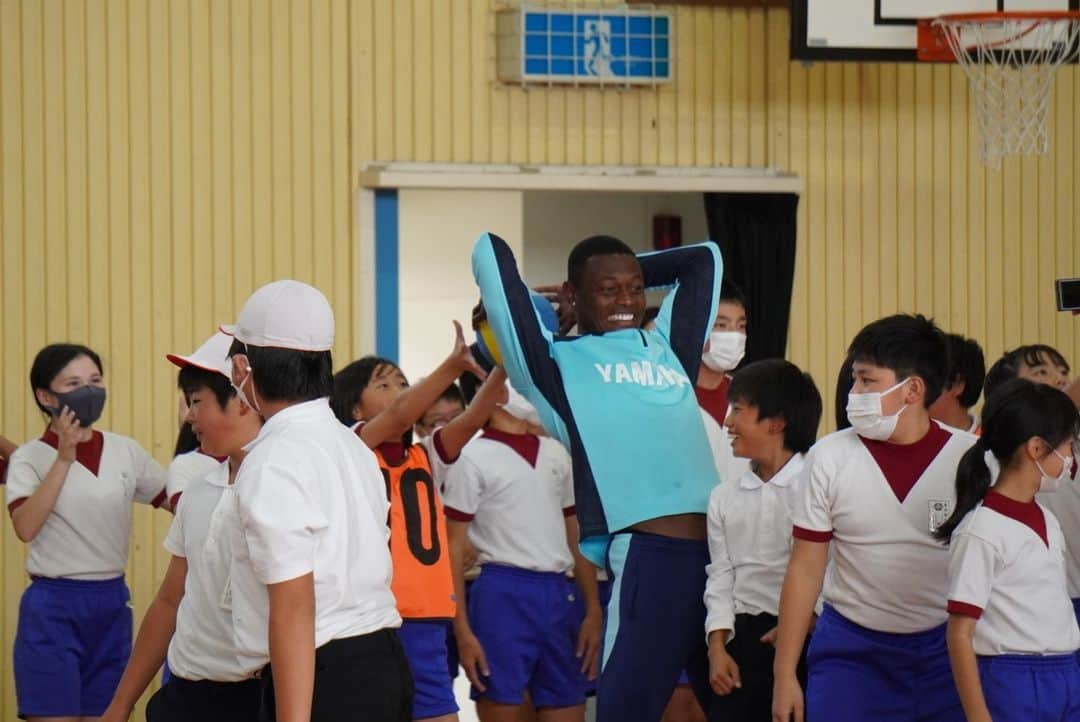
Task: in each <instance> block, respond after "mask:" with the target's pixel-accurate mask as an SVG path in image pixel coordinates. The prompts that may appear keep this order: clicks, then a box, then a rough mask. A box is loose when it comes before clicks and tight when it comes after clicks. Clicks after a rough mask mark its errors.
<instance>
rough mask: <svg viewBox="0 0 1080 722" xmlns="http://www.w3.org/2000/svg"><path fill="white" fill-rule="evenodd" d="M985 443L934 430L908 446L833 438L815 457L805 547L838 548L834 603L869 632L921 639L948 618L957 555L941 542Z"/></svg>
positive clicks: (801, 525) (810, 460) (797, 516)
mask: <svg viewBox="0 0 1080 722" xmlns="http://www.w3.org/2000/svg"><path fill="white" fill-rule="evenodd" d="M975 441H976V437H974V436H973V435H971V434H968V433H967V432H964V431H960V430H958V429H953V428H951V427H948V426H945V425H943V424H938V423H936V422H932V423H931V425H930V431H929V432H928V433H927V434H926V436H924V437H923V438H922V439H921V440H920V441H918V442H916V443H914V444H910V445H906V446H900V445H897V444H890V443H888V442H883V441H872V440H868V439H863V438H861V437H860V436H858V435H857V434H856V433H855V431H854V429H844V430H842V431H837V432H835V433H833V434H829V435H828V436H826V437H825V438H823V439H821V440H820V441H818V442H817V443H816V444H815V445H814V447H813V448H812V449H811V450H810V452H809V453H808V454H807V455H806V460H805V466H804V468H803V476H804V477H805V478H804V479H803V482H802V483H803V490H802V493H801V494H800V499H799V504H798V505H797V506H796V508H795V512H794V514H793V531H792V533H793V534H794V536H795V537H796V538H797V539H803V540H806V541H813V542H829V541H831V542H832V547H831V550H830V551H831V563H830V565H829V567H828V570H827V572H826V575H825V587H824V593H823V598H824V601H825V603H827V604H830V605H832V607H833V608H834V609H835V610H836V611H837V612H838V613H840V614H841V615H843V616H844V617H846V618H847V619H849V620H851V621H853V622H855V623H856V624H859V625H861V626H863V627H866V628H868V629H872V630H876V631H880V632H891V633H900V634H906V633H913V632H921V631H926V630H928V629H932V628H933V627H936V626H938V625H939V624H942V623H943V622H944V621H945V619H946V616H947V615H946V612H945V593H946V590H947V589H948V564H949V551H948V549H947V548H946V547H945V546H944V545H943V544H942V543H941V542H939V541H938V540H936V539H935V538H934V537H933V536H932V535H931V533H932V531H933V530H934V529H936V528H937V527H938V526H939V525H940V524H942V523H943V522H944V521H945V520H946V519H948V517H949V515H950V514H951V513H952V509H953V506H954V505H955V499H956V491H955V484H956V467H957V465H958V464H959V462H960V457H961V456H963V455H964V452H966V451H967V450H968V449H969V448H970V447H971V446H972V445H973V444H974V443H975Z"/></svg>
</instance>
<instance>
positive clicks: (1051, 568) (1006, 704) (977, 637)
mask: <svg viewBox="0 0 1080 722" xmlns="http://www.w3.org/2000/svg"><path fill="white" fill-rule="evenodd" d="M1078 431H1080V415H1078V414H1077V410H1076V407H1075V406H1074V405H1073V403H1072V402H1071V401H1070V400H1069V398H1068V397H1066V396H1065V394H1063V393H1061V392H1060V391H1058V390H1056V389H1053V388H1050V387H1048V386H1046V385H1036V384H1033V383H1031V382H1030V381H1025V380H1022V379H1018V380H1014V381H1009V382H1007V383H1005V384H1004V385H1002V386H1001V387H1000V388H999V389H998V390H996V391H995V392H994V394H993V395H991V397H990V398H989V400H988V401H987V403H986V407H985V409H984V411H983V433H982V436H981V438H980V441H979V444H978V445H977V446H975V447H973V448H972V449H971V450H970V451H968V452H967V454H965V455H964V458H963V459H962V460H961V461H960V467H959V469H958V470H957V474H956V499H957V504H956V509H955V510H954V511H953V513H952V516H951V517H950V518H949V520H948V521H947V522H945V524H943V525H942V526H941V528H940V529H938V532H937V535H938V537H939V538H941V539H944V540H946V541H948V542H950V551H951V557H950V561H949V602H948V610H949V626H948V640H949V656H950V657H951V659H952V669H953V675H954V677H955V679H956V686H957V689H958V690H959V692H960V699H961V701H962V702H963V705H964V712H965V713H966V714H967V719H968V720H969V722H990V720H991V719H992V720H994V721H995V722H1043V721H1044V720H1045V721H1046V722H1050V721H1051V720H1053V721H1055V722H1056V721H1057V720H1077V719H1080V667H1078V666H1077V663H1076V651H1077V648H1080V628H1078V627H1077V622H1076V617H1075V616H1074V614H1073V609H1072V604H1071V603H1070V600H1069V596H1068V593H1067V591H1066V586H1065V565H1064V563H1063V556H1064V553H1065V544H1066V540H1065V536H1064V534H1062V529H1061V526H1060V525H1059V524H1058V521H1057V519H1056V518H1055V517H1054V515H1053V514H1052V513H1051V512H1050V511H1049V510H1048V509H1047V508H1045V507H1044V506H1042V505H1041V504H1039V503H1038V502H1037V501H1035V492H1037V491H1042V492H1046V493H1047V494H1053V493H1058V489H1060V488H1061V487H1063V486H1067V485H1069V484H1072V483H1073V482H1072V481H1071V476H1072V465H1073V461H1074V459H1073V456H1072V442H1073V439H1074V438H1076V435H1077V432H1078ZM984 450H989V451H990V452H991V453H992V454H993V455H994V458H995V459H997V461H998V463H999V464H1000V469H1001V470H1000V473H999V474H998V476H997V479H996V480H994V479H993V475H992V473H991V471H990V469H989V468H988V467H987V465H986V460H985V458H984V454H983V451H984ZM991 481H993V485H992V486H991Z"/></svg>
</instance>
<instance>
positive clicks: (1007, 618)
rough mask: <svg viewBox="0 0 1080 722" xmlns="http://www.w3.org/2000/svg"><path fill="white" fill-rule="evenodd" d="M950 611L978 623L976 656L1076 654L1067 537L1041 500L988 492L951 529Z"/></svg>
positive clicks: (1078, 641) (1078, 638)
mask: <svg viewBox="0 0 1080 722" xmlns="http://www.w3.org/2000/svg"><path fill="white" fill-rule="evenodd" d="M950 546H951V553H950V559H949V603H948V610H949V612H950V613H952V614H962V615H965V616H969V617H972V618H974V619H977V620H979V621H978V623H977V624H976V625H975V635H974V638H973V640H972V646H973V647H974V648H975V654H979V655H996V654H1038V655H1046V654H1072V653H1074V652H1075V651H1076V650H1077V649H1078V648H1080V628H1078V627H1077V624H1076V614H1075V613H1074V612H1073V607H1072V602H1071V601H1070V600H1069V596H1068V594H1067V593H1066V588H1065V537H1064V535H1063V534H1062V533H1061V526H1060V525H1059V524H1058V521H1057V519H1055V518H1054V515H1053V514H1051V513H1050V512H1049V511H1047V510H1046V509H1045V508H1044V507H1043V506H1042V505H1040V504H1038V503H1036V502H1034V501H1032V502H1028V503H1026V504H1025V503H1024V502H1020V501H1016V500H1014V499H1009V498H1008V497H1005V496H1002V495H1001V494H998V493H997V492H996V491H994V490H992V489H991V490H990V491H989V492H988V493H987V494H986V498H985V499H984V500H983V502H982V503H981V504H980V505H979V506H977V507H975V508H974V509H973V510H972V511H971V512H970V513H969V514H968V515H967V516H966V517H964V520H963V521H962V522H961V523H960V525H959V526H958V527H957V529H956V531H955V532H953V536H952V543H951V545H950Z"/></svg>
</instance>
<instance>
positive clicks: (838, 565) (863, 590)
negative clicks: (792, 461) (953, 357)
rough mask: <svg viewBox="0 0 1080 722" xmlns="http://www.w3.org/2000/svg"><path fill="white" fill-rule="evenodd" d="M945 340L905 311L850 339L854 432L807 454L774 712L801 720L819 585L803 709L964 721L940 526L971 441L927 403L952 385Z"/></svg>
mask: <svg viewBox="0 0 1080 722" xmlns="http://www.w3.org/2000/svg"><path fill="white" fill-rule="evenodd" d="M947 348H948V347H947V345H946V341H945V335H944V334H943V333H942V332H941V330H940V329H938V327H937V326H936V325H934V323H933V322H932V321H929V320H927V319H926V318H924V317H922V316H906V315H897V316H890V317H888V318H883V319H881V320H878V321H875V322H873V323H871V324H869V325H868V326H866V327H865V328H864V329H863V330H862V331H860V332H859V333H858V335H856V337H855V339H854V340H853V341H852V343H851V347H850V349H849V355H850V357H851V359H852V370H853V373H854V383H853V385H852V387H851V393H850V394H849V396H848V406H847V416H848V420H849V421H850V422H851V425H852V428H850V429H845V430H843V431H838V432H836V433H834V434H830V435H829V436H826V437H825V438H824V439H821V440H820V441H818V442H817V444H815V445H814V448H813V449H811V450H810V453H809V454H807V456H806V464H805V467H804V470H803V474H804V476H805V479H804V480H803V492H802V495H801V499H800V503H799V504H798V506H797V507H796V509H795V511H794V513H793V515H792V520H793V532H792V533H793V535H794V537H795V541H794V544H793V547H792V551H791V561H790V562H789V563H788V569H787V574H786V575H785V577H784V586H783V590H782V592H781V596H780V615H779V616H780V623H779V628H778V633H777V644H776V662H775V664H774V674H775V680H776V681H775V684H774V692H773V716H774V718H775V719H776V720H779V721H783V722H787V720H789V719H790V718H791V717H792V716H794V717H795V719H797V720H799V719H802V714H803V693H802V688H801V686H800V684H799V682H798V678H797V676H796V668H797V665H798V662H799V657H800V655H801V652H802V648H803V643H804V640H805V639H806V636H807V631H808V628H809V626H810V622H811V618H812V615H813V610H814V606H815V604H816V602H817V599H818V596H819V593H820V592H821V589H822V581H823V580H824V584H825V588H824V595H823V596H824V602H825V605H824V609H823V611H822V614H821V616H820V617H819V619H818V621H817V624H816V626H815V627H814V635H813V638H812V639H811V640H810V647H809V651H808V652H807V658H806V661H807V666H808V670H809V677H808V681H807V690H806V702H805V705H806V717H807V718H809V719H811V720H828V721H829V722H848V721H850V722H865V721H866V720H878V721H882V720H884V721H886V722H952V721H954V720H955V721H956V722H959V721H960V720H962V719H963V710H962V709H961V708H960V700H959V698H958V697H957V695H956V688H955V686H954V685H953V683H952V678H951V676H950V675H949V658H948V652H947V651H946V648H945V621H946V614H945V592H946V589H947V587H948V574H947V570H948V562H949V559H948V552H947V550H946V549H945V548H943V547H942V546H941V544H940V543H939V542H938V541H937V540H936V539H935V538H934V537H933V532H934V530H935V529H936V528H937V527H938V526H939V525H940V524H941V523H942V522H944V521H945V519H947V518H948V515H949V513H950V512H951V510H952V507H953V503H954V497H955V492H954V487H953V481H954V480H955V478H956V466H957V464H958V463H959V461H960V457H961V456H962V455H963V454H964V452H965V451H967V450H968V449H969V448H971V446H972V445H973V444H974V443H975V437H974V436H972V435H971V434H968V433H967V432H964V431H959V430H957V429H953V428H951V427H948V426H944V425H940V424H938V423H937V422H934V421H933V420H931V418H930V414H929V412H928V410H927V408H928V407H929V405H930V404H931V403H933V401H934V399H935V398H937V395H938V394H939V393H941V389H942V387H943V385H944V383H945V375H946V370H947V369H946V366H947V359H948V354H947ZM830 552H831V558H830V556H829V555H830ZM826 561H829V573H828V576H827V577H826V574H825V568H826Z"/></svg>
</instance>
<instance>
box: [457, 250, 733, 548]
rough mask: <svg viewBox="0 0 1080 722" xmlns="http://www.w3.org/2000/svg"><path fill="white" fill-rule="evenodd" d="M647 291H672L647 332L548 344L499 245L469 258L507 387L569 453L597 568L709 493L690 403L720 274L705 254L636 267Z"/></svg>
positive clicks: (649, 260) (708, 456)
mask: <svg viewBox="0 0 1080 722" xmlns="http://www.w3.org/2000/svg"><path fill="white" fill-rule="evenodd" d="M638 259H639V261H640V262H641V266H642V272H643V274H644V276H645V283H646V285H647V286H648V287H650V288H657V287H673V290H672V291H671V292H670V293H669V294H668V295H667V297H666V298H665V299H664V302H663V304H662V306H661V310H660V315H659V316H658V317H657V320H656V327H657V329H656V331H644V330H633V329H628V330H622V331H614V332H610V333H605V334H592V335H585V336H576V337H558V336H554V335H553V334H552V333H551V332H550V331H548V330H547V329H546V328H545V327H544V325H543V324H542V323H541V322H540V320H539V318H538V317H537V314H536V310H535V309H534V308H533V305H532V302H531V300H530V298H529V289H528V288H527V287H526V285H525V284H524V282H522V280H521V277H520V275H519V274H518V271H517V265H516V263H515V261H514V257H513V253H512V252H511V251H510V248H509V247H508V246H507V245H506V243H505V242H504V241H503V240H502V239H500V238H498V237H497V236H493V235H491V234H485V235H483V236H481V237H480V238H479V239H478V240H477V242H476V245H475V247H474V249H473V258H472V262H473V274H474V276H475V277H476V282H477V284H478V285H479V286H480V295H481V298H482V299H483V303H484V308H485V309H486V311H487V316H488V321H489V323H490V324H491V328H492V332H493V333H494V335H495V339H496V340H497V342H498V344H499V349H500V351H501V353H502V358H503V363H504V365H505V368H506V372H507V375H508V376H509V377H510V382H511V383H512V384H513V385H514V388H515V389H517V390H518V391H519V392H520V393H521V394H522V395H524V396H525V397H526V398H527V399H529V401H530V402H532V404H533V405H534V406H535V407H536V408H537V411H538V412H539V414H540V418H541V420H542V421H543V423H544V426H545V427H546V428H547V429H548V431H549V432H551V433H552V434H553V435H554V436H556V437H557V438H558V439H559V440H561V441H562V442H563V443H564V444H565V445H566V446H567V448H568V449H569V450H570V453H571V457H572V458H573V463H574V493H575V504H576V507H577V515H578V522H579V525H580V528H581V548H582V552H583V553H584V554H585V556H586V557H587V558H589V559H590V561H592V562H593V563H594V564H597V565H598V566H603V565H604V564H605V560H606V554H607V546H608V543H609V538H610V535H611V534H612V533H614V532H617V531H620V530H623V529H626V528H628V527H631V526H633V525H634V524H637V523H640V522H642V521H646V520H649V519H655V518H657V517H662V516H669V515H672V514H686V513H698V514H704V513H705V511H706V508H707V506H708V500H709V493H710V492H711V491H712V489H713V487H715V486H716V484H717V483H718V482H719V479H718V477H717V472H716V466H715V463H714V461H713V457H712V452H711V450H710V448H709V443H708V440H707V438H706V436H705V428H704V425H703V423H702V420H701V411H700V409H699V407H698V402H697V397H696V395H695V393H694V379H695V378H696V377H697V371H698V364H699V363H700V360H701V350H702V348H703V347H704V345H705V341H706V339H707V338H708V335H709V332H710V331H711V329H712V322H713V318H714V317H715V315H716V305H717V299H718V296H719V290H720V289H719V287H720V278H721V275H722V265H721V260H720V254H719V251H718V250H717V248H716V246H715V245H714V244H712V243H703V244H699V245H694V246H686V247H681V248H675V249H671V250H668V251H662V252H658V253H646V254H641V255H639V256H638Z"/></svg>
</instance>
